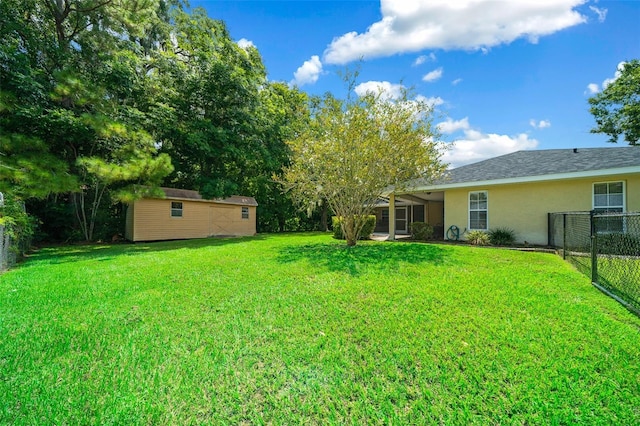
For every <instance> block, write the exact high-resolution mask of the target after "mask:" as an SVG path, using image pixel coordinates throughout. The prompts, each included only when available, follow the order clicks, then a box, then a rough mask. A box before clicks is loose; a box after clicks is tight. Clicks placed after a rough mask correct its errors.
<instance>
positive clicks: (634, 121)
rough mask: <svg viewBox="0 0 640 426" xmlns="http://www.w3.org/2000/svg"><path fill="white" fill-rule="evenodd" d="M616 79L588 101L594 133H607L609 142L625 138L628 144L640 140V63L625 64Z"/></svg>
mask: <svg viewBox="0 0 640 426" xmlns="http://www.w3.org/2000/svg"><path fill="white" fill-rule="evenodd" d="M618 73H619V74H618V75H617V76H616V77H617V78H616V79H615V80H614V81H613V82H612V83H610V84H609V85H607V86H606V87H604V89H603V90H602V92H600V93H598V94H596V95H595V96H593V97H591V98H589V104H590V105H591V109H590V111H591V114H593V116H594V118H595V120H596V127H594V128H593V129H591V133H604V134H606V135H608V136H609V142H613V143H616V142H618V140H619V139H620V136H623V138H624V140H625V141H626V142H627V143H628V144H629V145H638V144H639V140H640V60H638V59H634V60H632V61H629V62H623V63H621V64H620V66H619V67H618Z"/></svg>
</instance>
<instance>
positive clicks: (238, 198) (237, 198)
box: [160, 188, 258, 206]
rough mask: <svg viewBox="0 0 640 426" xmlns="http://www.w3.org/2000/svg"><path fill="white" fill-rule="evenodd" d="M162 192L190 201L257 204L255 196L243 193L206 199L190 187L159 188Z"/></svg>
mask: <svg viewBox="0 0 640 426" xmlns="http://www.w3.org/2000/svg"><path fill="white" fill-rule="evenodd" d="M160 189H162V191H163V192H164V194H165V196H166V197H167V198H170V199H175V200H190V201H206V202H215V203H221V204H236V205H241V206H257V205H258V203H257V201H256V199H255V198H253V197H247V196H244V195H232V196H230V197H227V198H215V199H211V200H207V199H204V198H202V195H200V193H199V192H198V191H193V190H191V189H178V188H160Z"/></svg>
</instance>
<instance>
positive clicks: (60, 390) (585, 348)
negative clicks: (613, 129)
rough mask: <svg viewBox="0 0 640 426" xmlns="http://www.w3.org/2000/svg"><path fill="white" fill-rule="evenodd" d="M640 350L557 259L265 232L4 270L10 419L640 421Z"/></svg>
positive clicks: (1, 341)
mask: <svg viewBox="0 0 640 426" xmlns="http://www.w3.org/2000/svg"><path fill="white" fill-rule="evenodd" d="M638 360H640V319H638V318H637V317H635V316H633V315H632V314H630V313H629V312H627V311H626V310H625V309H624V308H622V307H621V306H619V305H618V304H617V303H616V302H615V301H613V300H611V299H609V298H607V297H606V296H604V295H603V294H601V293H600V292H599V291H598V290H596V289H595V288H593V287H592V286H591V285H590V283H589V280H588V278H586V277H585V276H583V275H582V274H580V273H579V272H577V271H576V270H575V269H573V267H572V266H570V265H569V264H568V263H566V262H563V261H562V259H561V258H560V257H559V256H554V255H550V254H541V253H523V252H516V251H509V250H500V249H487V248H475V247H466V246H450V245H431V244H417V243H380V242H378V243H375V242H365V243H362V244H361V245H358V246H356V247H354V248H351V249H349V248H347V247H346V246H344V243H340V242H337V241H335V240H332V239H331V238H330V237H329V236H327V235H320V234H302V235H300V234H292V235H266V236H258V237H254V238H243V239H229V240H213V239H211V240H192V241H178V242H169V243H153V244H137V245H118V246H113V247H108V246H95V247H69V248H54V249H43V250H40V251H39V252H37V253H36V254H34V255H32V256H31V258H30V259H29V260H28V261H27V262H25V263H24V264H22V265H21V266H20V267H19V268H17V269H16V270H13V271H10V272H8V273H6V274H4V275H2V276H0V424H7V423H9V424H88V423H100V424H198V423H206V424H219V423H228V424H238V423H246V424H256V423H257V424H263V423H275V424H281V423H289V424H299V423H311V424H326V423H355V424H406V423H414V424H416V423H418V424H419V423H442V424H483V425H484V424H539V423H543V424H580V423H582V424H638V422H640V362H639V361H638Z"/></svg>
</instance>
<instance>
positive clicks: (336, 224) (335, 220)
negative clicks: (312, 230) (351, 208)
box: [331, 215, 376, 240]
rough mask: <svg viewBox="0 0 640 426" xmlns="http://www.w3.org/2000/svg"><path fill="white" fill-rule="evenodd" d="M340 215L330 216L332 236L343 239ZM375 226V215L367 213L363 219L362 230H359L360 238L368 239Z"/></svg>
mask: <svg viewBox="0 0 640 426" xmlns="http://www.w3.org/2000/svg"><path fill="white" fill-rule="evenodd" d="M342 220H343V219H342V217H340V216H333V217H332V218H331V224H332V225H333V238H335V239H336V240H344V239H345V238H344V235H343V234H342ZM375 228H376V217H375V216H374V215H368V216H367V217H366V219H365V222H364V224H363V225H362V230H361V231H360V239H361V240H366V239H368V238H369V237H370V236H371V234H372V233H373V230H374V229H375Z"/></svg>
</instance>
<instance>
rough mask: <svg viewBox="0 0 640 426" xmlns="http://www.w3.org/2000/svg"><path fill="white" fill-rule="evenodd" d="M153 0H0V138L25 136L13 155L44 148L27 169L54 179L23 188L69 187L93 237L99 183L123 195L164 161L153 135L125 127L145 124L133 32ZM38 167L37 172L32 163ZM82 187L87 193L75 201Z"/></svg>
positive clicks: (18, 157)
mask: <svg viewBox="0 0 640 426" xmlns="http://www.w3.org/2000/svg"><path fill="white" fill-rule="evenodd" d="M162 3H163V2H162V0H144V1H139V0H119V1H115V0H27V1H24V2H21V1H16V0H6V1H3V2H2V4H1V5H0V11H1V12H6V13H2V14H0V16H1V17H0V35H2V37H1V40H0V55H1V56H2V57H3V59H4V58H6V59H7V61H6V62H4V64H6V66H4V67H0V93H2V98H3V99H4V100H5V101H4V102H2V103H3V104H4V105H8V107H7V108H3V109H1V111H0V122H1V123H2V124H3V126H2V129H3V130H2V133H3V135H4V137H3V138H2V140H3V143H2V145H0V148H3V149H4V150H6V149H7V148H6V147H13V148H15V147H16V145H15V144H11V143H10V142H11V141H12V140H13V141H15V140H21V141H23V142H28V143H22V144H20V146H19V147H18V148H15V149H13V151H12V152H11V154H12V158H13V159H14V162H21V164H26V162H27V161H28V160H29V159H30V158H33V157H34V154H33V152H35V151H34V150H37V151H39V153H40V155H39V157H40V158H41V159H42V160H44V159H46V158H48V159H47V160H46V163H47V164H48V168H42V167H40V168H39V169H36V168H35V166H36V163H35V162H34V161H30V162H29V163H28V164H29V165H31V166H32V167H31V171H32V173H30V175H31V176H39V175H48V178H49V182H51V183H55V185H51V184H49V185H48V186H44V185H43V186H42V188H44V189H46V190H47V191H42V190H41V191H40V193H36V192H34V191H30V192H29V193H27V194H26V196H28V197H29V196H31V197H33V196H39V195H43V193H46V192H61V191H71V192H72V193H73V194H74V196H73V198H74V199H75V203H74V205H75V206H76V216H77V217H78V218H79V219H80V221H79V224H80V226H81V228H82V230H83V234H84V237H85V238H86V239H93V232H92V229H93V228H94V225H95V218H96V217H97V210H99V209H100V208H101V201H102V200H103V195H104V194H105V191H106V192H109V190H110V188H113V189H114V190H117V191H118V192H117V193H116V192H114V193H113V196H112V197H108V198H110V199H112V200H118V199H121V198H123V197H124V198H130V197H131V196H136V194H137V193H138V192H139V190H134V186H132V185H133V184H146V185H151V186H154V185H157V184H158V183H159V181H160V179H159V178H158V175H166V174H168V173H169V172H170V171H171V168H170V164H169V162H170V161H169V158H168V156H166V155H165V156H162V155H160V156H158V155H157V154H156V148H155V141H154V140H153V139H152V138H150V137H149V136H148V134H147V133H146V132H145V131H143V130H136V131H134V130H132V129H134V128H138V127H143V125H144V120H145V112H144V111H143V110H142V109H141V105H142V106H144V105H145V103H144V102H141V100H142V99H143V98H144V97H145V95H144V93H143V91H144V88H145V82H146V80H148V79H149V78H148V76H147V74H146V69H145V64H144V60H145V57H144V56H143V55H142V54H140V48H139V45H138V44H137V43H136V40H137V39H139V38H141V37H143V36H144V34H145V31H146V28H147V27H148V26H149V25H151V24H153V23H154V22H156V21H158V20H159V18H158V17H157V16H156V14H155V11H156V10H157V9H158V7H159V4H162ZM13 99H19V100H20V102H12V100H13ZM0 137H2V135H0ZM3 154H5V157H8V155H7V153H6V152H3ZM46 155H48V157H46ZM98 165H99V166H98ZM143 165H144V166H143ZM54 166H55V167H56V169H55V170H52V167H54ZM25 167H26V166H25ZM5 169H6V168H5ZM116 169H117V170H119V172H118V173H115V172H113V171H114V170H116ZM125 169H126V170H125ZM8 170H9V169H8ZM37 170H40V171H41V172H42V173H40V174H38V173H33V172H35V171H37ZM106 170H110V172H108V173H107V172H105V171H106ZM105 173H107V175H108V176H107V175H105ZM14 175H16V174H15V173H14ZM14 179H15V176H14ZM30 186H31V187H33V186H34V185H33V184H31V185H30ZM23 187H25V188H26V187H28V186H26V185H23ZM127 188H128V189H129V194H128V195H126V194H125V192H126V191H127ZM135 188H138V187H135ZM86 196H89V197H90V198H91V199H92V202H91V203H85V202H84V201H85V197H86Z"/></svg>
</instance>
